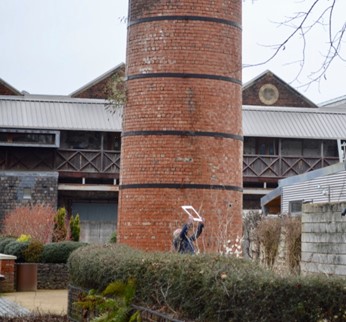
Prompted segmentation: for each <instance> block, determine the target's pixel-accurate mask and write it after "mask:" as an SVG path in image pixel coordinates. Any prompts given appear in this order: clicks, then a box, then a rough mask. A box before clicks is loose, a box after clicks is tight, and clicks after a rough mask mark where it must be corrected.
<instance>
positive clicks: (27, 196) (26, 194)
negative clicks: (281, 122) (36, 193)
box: [23, 188, 31, 200]
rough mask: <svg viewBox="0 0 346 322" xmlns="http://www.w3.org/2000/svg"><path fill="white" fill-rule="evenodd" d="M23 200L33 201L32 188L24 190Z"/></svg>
mask: <svg viewBox="0 0 346 322" xmlns="http://www.w3.org/2000/svg"><path fill="white" fill-rule="evenodd" d="M23 199H26V200H29V199H31V188H24V189H23Z"/></svg>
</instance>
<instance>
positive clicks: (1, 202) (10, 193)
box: [0, 171, 58, 218]
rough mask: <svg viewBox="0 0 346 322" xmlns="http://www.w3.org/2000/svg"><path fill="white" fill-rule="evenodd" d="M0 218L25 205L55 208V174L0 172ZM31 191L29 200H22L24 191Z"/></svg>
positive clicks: (56, 174)
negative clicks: (43, 205) (41, 205)
mask: <svg viewBox="0 0 346 322" xmlns="http://www.w3.org/2000/svg"><path fill="white" fill-rule="evenodd" d="M0 187H1V193H0V218H2V217H3V216H4V215H5V214H6V213H8V212H9V211H11V210H13V209H15V208H17V207H21V206H26V205H28V206H29V205H34V204H45V205H51V206H52V207H53V208H56V207H57V198H58V173H57V172H50V173H49V172H23V171H11V172H5V171H4V172H0ZM27 188H29V189H31V199H25V198H24V189H27Z"/></svg>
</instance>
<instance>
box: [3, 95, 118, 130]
mask: <svg viewBox="0 0 346 322" xmlns="http://www.w3.org/2000/svg"><path fill="white" fill-rule="evenodd" d="M106 103H107V101H106V100H96V99H79V98H71V97H67V96H49V95H37V96H36V95H26V96H24V97H17V96H0V128H15V129H49V130H79V131H108V132H119V131H121V117H120V115H121V111H116V112H115V113H112V112H111V111H109V110H108V109H106Z"/></svg>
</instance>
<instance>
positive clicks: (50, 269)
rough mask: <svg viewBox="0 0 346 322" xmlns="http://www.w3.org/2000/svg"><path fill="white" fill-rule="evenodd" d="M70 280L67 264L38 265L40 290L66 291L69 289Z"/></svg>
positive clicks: (38, 286)
mask: <svg viewBox="0 0 346 322" xmlns="http://www.w3.org/2000/svg"><path fill="white" fill-rule="evenodd" d="M68 280H69V276H68V269H67V264H38V268H37V288H38V289H49V290H57V289H66V288H67V287H68Z"/></svg>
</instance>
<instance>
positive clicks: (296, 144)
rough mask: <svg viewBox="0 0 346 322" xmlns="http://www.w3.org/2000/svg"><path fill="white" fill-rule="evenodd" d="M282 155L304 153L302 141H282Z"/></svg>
mask: <svg viewBox="0 0 346 322" xmlns="http://www.w3.org/2000/svg"><path fill="white" fill-rule="evenodd" d="M281 155H299V156H301V155H302V141H301V140H291V139H284V140H282V143H281Z"/></svg>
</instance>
